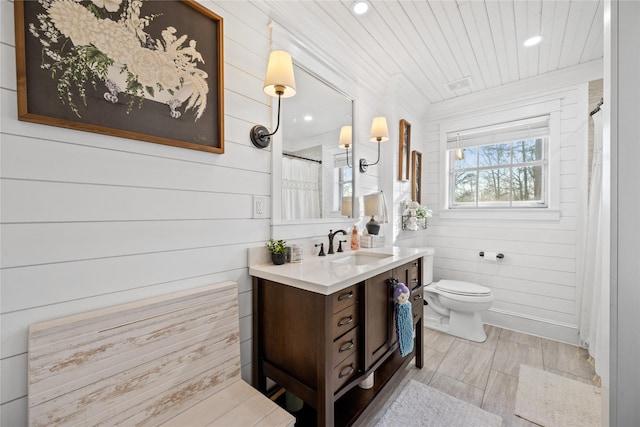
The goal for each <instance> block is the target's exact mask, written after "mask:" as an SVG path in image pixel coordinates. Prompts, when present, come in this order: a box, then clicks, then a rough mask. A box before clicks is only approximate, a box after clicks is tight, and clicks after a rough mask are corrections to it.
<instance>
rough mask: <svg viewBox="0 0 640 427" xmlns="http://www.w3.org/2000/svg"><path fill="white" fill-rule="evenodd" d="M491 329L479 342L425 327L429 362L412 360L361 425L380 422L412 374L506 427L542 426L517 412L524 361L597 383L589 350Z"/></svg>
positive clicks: (418, 379)
mask: <svg viewBox="0 0 640 427" xmlns="http://www.w3.org/2000/svg"><path fill="white" fill-rule="evenodd" d="M485 330H486V332H487V340H486V341H485V342H483V343H477V342H473V341H468V340H465V339H462V338H456V337H453V336H450V335H446V334H443V333H441V332H438V331H434V330H431V329H425V330H424V331H425V357H424V367H423V368H422V369H416V367H415V365H414V364H413V363H411V364H409V367H407V373H406V375H405V377H404V378H403V379H402V383H401V385H400V386H399V387H397V388H395V389H394V390H389V391H388V392H387V394H388V398H387V399H386V403H385V404H384V406H383V407H382V408H381V409H380V410H379V411H378V412H377V413H376V414H374V415H373V416H371V417H369V418H368V419H361V420H359V422H358V423H357V424H358V425H363V426H371V425H375V424H376V423H377V421H378V420H379V419H380V418H381V417H382V414H384V411H385V410H386V409H387V407H388V406H389V405H390V404H391V402H393V400H394V399H395V397H396V396H397V395H398V394H399V393H400V390H401V388H402V385H404V383H406V382H407V381H409V380H410V379H413V380H416V381H420V382H422V383H424V384H427V385H429V386H430V387H433V388H436V389H438V390H440V391H442V392H444V393H447V394H449V395H451V396H453V397H456V398H458V399H461V400H465V401H467V402H470V403H472V404H474V405H477V406H479V407H481V408H483V409H484V410H486V411H489V412H492V413H494V414H498V415H500V416H501V417H502V419H503V426H505V427H511V426H517V427H520V426H527V427H529V426H536V424H532V423H530V422H528V421H526V420H523V419H521V418H518V417H516V416H515V415H514V414H513V412H514V409H515V405H516V391H517V389H518V371H519V367H520V364H526V365H529V366H533V367H536V368H539V369H544V370H546V371H549V372H553V373H555V374H558V375H563V376H565V377H568V378H572V379H575V380H578V381H582V382H585V383H587V384H592V385H595V383H594V382H593V380H592V379H593V376H594V370H593V367H592V366H591V364H590V363H589V362H588V360H587V358H588V354H587V350H585V349H582V348H580V347H576V346H573V345H569V344H564V343H560V342H557V341H552V340H548V339H545V338H539V337H535V336H532V335H527V334H522V333H519V332H514V331H510V330H508V329H501V328H498V327H494V326H488V325H485ZM460 427H467V426H460ZM468 427H472V426H468Z"/></svg>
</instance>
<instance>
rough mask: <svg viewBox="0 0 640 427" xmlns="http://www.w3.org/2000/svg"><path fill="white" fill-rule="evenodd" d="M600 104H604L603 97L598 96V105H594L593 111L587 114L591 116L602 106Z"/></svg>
mask: <svg viewBox="0 0 640 427" xmlns="http://www.w3.org/2000/svg"><path fill="white" fill-rule="evenodd" d="M602 104H604V99H603V98H600V102H598V105H596V108H594V109H593V111H592V112H590V113H589V115H590V116H593V115H594V114H595V113H597V112H598V111H600V107H601V106H602Z"/></svg>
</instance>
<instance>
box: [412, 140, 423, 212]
mask: <svg viewBox="0 0 640 427" xmlns="http://www.w3.org/2000/svg"><path fill="white" fill-rule="evenodd" d="M411 200H413V201H415V202H418V203H422V153H421V152H419V151H415V150H414V151H413V152H412V153H411Z"/></svg>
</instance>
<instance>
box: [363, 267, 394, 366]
mask: <svg viewBox="0 0 640 427" xmlns="http://www.w3.org/2000/svg"><path fill="white" fill-rule="evenodd" d="M392 277H393V271H387V272H385V273H382V274H379V275H377V276H375V277H372V278H370V279H367V281H366V282H365V336H364V341H365V344H364V348H365V355H364V363H365V371H366V370H368V369H369V368H370V367H371V366H372V365H373V364H375V363H376V362H377V361H378V360H379V359H380V358H381V357H382V356H383V355H384V354H385V353H386V352H387V350H389V349H390V348H391V346H393V344H394V343H395V341H397V338H396V331H395V327H394V323H393V315H394V301H393V287H392V286H390V284H389V282H388V280H389V279H391V278H392Z"/></svg>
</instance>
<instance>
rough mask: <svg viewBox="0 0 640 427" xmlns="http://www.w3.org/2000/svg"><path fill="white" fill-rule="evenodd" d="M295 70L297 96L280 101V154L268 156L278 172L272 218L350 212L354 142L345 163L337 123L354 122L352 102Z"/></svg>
mask: <svg viewBox="0 0 640 427" xmlns="http://www.w3.org/2000/svg"><path fill="white" fill-rule="evenodd" d="M294 73H295V79H296V95H295V96H294V97H292V98H287V99H286V100H285V102H283V103H282V117H281V125H280V126H281V128H280V131H279V132H281V133H282V135H281V138H282V155H281V156H279V155H278V154H276V152H275V151H274V156H273V170H274V171H276V170H279V171H280V172H281V176H280V177H279V179H280V191H279V194H276V193H277V190H276V188H277V186H276V185H274V195H273V196H274V197H273V203H274V204H275V203H278V204H279V207H280V209H274V220H275V221H276V222H279V221H281V222H287V221H297V220H316V219H318V220H319V219H323V220H324V219H330V218H331V219H336V218H348V217H353V188H354V174H353V172H352V168H351V167H350V166H353V151H352V150H353V145H351V146H350V147H349V148H348V151H349V153H348V155H349V163H348V165H347V152H346V150H345V149H344V148H340V147H339V146H338V142H339V138H340V128H341V127H342V126H347V125H348V126H352V125H353V101H352V99H350V98H349V97H348V96H346V95H345V94H344V93H342V92H341V91H339V90H338V89H336V88H335V87H333V86H332V85H330V84H329V83H327V82H326V81H324V80H322V79H321V78H320V77H318V76H316V75H314V74H312V73H310V72H309V71H307V70H305V69H304V68H302V67H300V66H299V65H297V64H294ZM273 177H274V180H275V179H278V174H277V173H274V174H273ZM274 184H275V183H274ZM278 196H279V197H278ZM278 199H279V200H278ZM278 210H279V211H280V218H276V216H277V215H276V213H277V212H278Z"/></svg>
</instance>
